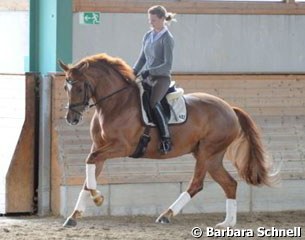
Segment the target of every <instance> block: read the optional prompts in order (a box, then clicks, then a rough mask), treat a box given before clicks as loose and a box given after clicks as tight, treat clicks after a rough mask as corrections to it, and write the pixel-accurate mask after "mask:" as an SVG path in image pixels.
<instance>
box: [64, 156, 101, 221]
mask: <svg viewBox="0 0 305 240" xmlns="http://www.w3.org/2000/svg"><path fill="white" fill-rule="evenodd" d="M103 165H104V162H103V161H100V162H98V163H97V168H96V176H98V175H99V174H100V172H101V171H102V169H103ZM93 191H94V192H93ZM90 198H91V199H93V201H94V203H95V204H96V205H97V206H100V205H102V203H103V201H104V197H103V196H102V195H101V194H100V193H99V191H97V190H96V189H95V190H89V189H88V188H87V183H86V181H85V183H84V186H83V188H82V190H81V191H80V193H79V196H78V199H77V202H76V205H75V207H74V211H73V212H72V214H71V215H70V216H69V217H68V218H67V220H66V221H65V223H64V224H63V226H64V227H74V226H76V224H77V222H76V220H77V219H78V218H81V217H82V215H83V213H84V212H85V210H86V204H87V202H88V201H89V200H90Z"/></svg>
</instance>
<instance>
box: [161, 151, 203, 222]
mask: <svg viewBox="0 0 305 240" xmlns="http://www.w3.org/2000/svg"><path fill="white" fill-rule="evenodd" d="M194 156H195V158H196V164H195V171H194V175H193V178H192V180H191V182H190V184H189V187H188V188H187V191H185V192H183V193H181V194H180V196H179V197H178V198H177V200H176V201H175V202H174V203H173V204H172V205H171V206H170V207H169V208H168V209H167V210H166V211H165V212H164V213H162V214H161V215H160V216H159V217H158V218H157V220H156V222H157V223H169V222H170V218H171V217H172V216H175V215H177V214H178V213H179V212H180V211H181V210H182V208H183V207H184V206H185V205H186V204H187V203H188V202H189V201H190V200H191V198H192V197H194V196H195V195H196V194H197V193H198V192H200V191H201V190H202V189H203V180H204V177H205V175H206V171H207V161H206V156H205V155H204V154H203V152H199V151H197V152H195V153H194Z"/></svg>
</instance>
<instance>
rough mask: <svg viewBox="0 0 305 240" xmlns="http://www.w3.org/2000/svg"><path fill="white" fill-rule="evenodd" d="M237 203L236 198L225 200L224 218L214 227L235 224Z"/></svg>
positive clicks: (225, 226)
mask: <svg viewBox="0 0 305 240" xmlns="http://www.w3.org/2000/svg"><path fill="white" fill-rule="evenodd" d="M236 213H237V204H236V199H227V201H226V218H225V220H224V221H223V222H222V223H219V224H217V225H216V227H221V228H227V227H234V226H235V224H236Z"/></svg>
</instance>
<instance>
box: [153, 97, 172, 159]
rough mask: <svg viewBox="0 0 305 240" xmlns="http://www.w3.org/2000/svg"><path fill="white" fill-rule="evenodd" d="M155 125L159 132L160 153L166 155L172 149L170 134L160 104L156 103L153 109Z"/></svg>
mask: <svg viewBox="0 0 305 240" xmlns="http://www.w3.org/2000/svg"><path fill="white" fill-rule="evenodd" d="M153 112H154V116H155V120H156V124H157V126H158V128H159V130H160V137H161V146H160V151H161V153H163V154H166V153H168V152H169V151H170V150H171V148H172V142H171V138H170V133H169V129H168V125H167V120H166V117H165V116H164V112H163V109H162V106H161V104H160V103H157V104H156V105H155V107H154V108H153Z"/></svg>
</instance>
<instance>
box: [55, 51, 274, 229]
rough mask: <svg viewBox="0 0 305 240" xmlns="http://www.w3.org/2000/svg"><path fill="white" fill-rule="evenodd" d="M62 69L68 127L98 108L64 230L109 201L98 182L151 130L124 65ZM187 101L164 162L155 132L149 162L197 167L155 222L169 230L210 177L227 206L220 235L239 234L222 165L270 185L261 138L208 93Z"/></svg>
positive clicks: (91, 60)
mask: <svg viewBox="0 0 305 240" xmlns="http://www.w3.org/2000/svg"><path fill="white" fill-rule="evenodd" d="M59 64H60V67H61V68H62V69H63V70H64V72H65V76H66V83H65V90H66V92H67V95H68V100H69V103H68V112H67V115H66V120H67V122H68V123H69V124H72V125H76V124H78V123H79V121H80V120H81V118H82V114H83V112H84V111H85V110H86V109H87V108H88V106H89V100H92V101H93V102H94V103H95V104H94V105H95V107H96V110H95V113H94V116H93V118H92V121H91V126H90V131H91V138H92V142H93V143H92V147H91V152H90V153H89V155H88V157H87V159H86V180H85V183H84V186H83V189H82V190H81V192H80V194H79V198H78V201H77V203H76V206H75V209H74V211H73V213H72V214H71V215H70V216H69V217H68V218H67V220H66V222H65V223H64V226H75V225H76V223H77V222H76V219H77V218H79V217H81V215H82V213H83V212H84V211H85V207H86V202H87V200H88V199H90V197H91V199H93V201H94V202H95V204H96V205H97V206H100V205H101V204H102V202H103V199H104V198H103V196H102V195H101V193H100V192H99V191H97V189H96V186H97V183H96V178H97V177H98V176H99V174H100V173H101V171H102V168H103V165H104V163H105V161H106V160H107V159H111V158H117V157H128V156H130V155H132V154H133V153H134V151H135V149H136V148H137V145H138V142H139V139H140V137H141V135H142V134H143V131H144V128H145V126H144V123H143V122H142V118H141V110H140V103H139V102H140V97H139V89H138V85H137V83H136V81H135V76H134V74H133V71H132V69H131V68H130V67H129V66H128V65H127V64H126V63H125V62H124V61H123V60H121V59H119V58H113V57H110V56H108V55H107V54H98V55H94V56H91V57H87V58H84V59H82V60H81V61H80V62H79V63H77V64H75V65H74V66H72V65H65V64H64V63H63V62H61V61H59ZM184 97H185V101H186V105H187V111H188V118H187V121H186V122H185V123H184V124H182V125H173V126H170V132H171V136H172V146H173V147H172V150H171V151H170V152H169V153H167V154H166V155H162V154H161V153H160V152H159V150H158V149H159V135H158V132H157V130H156V129H155V128H153V129H152V130H151V133H150V135H151V141H150V143H149V145H148V147H147V150H146V152H145V154H144V156H143V158H153V159H166V158H173V157H178V156H181V155H184V154H188V153H192V154H193V156H194V157H195V159H196V164H195V170H194V174H193V177H192V179H191V181H190V184H189V186H188V188H187V189H186V191H185V192H183V193H182V194H181V195H180V196H179V197H178V198H177V200H176V201H175V202H174V203H173V204H172V205H171V206H170V207H169V208H168V209H167V210H166V211H165V212H163V213H162V214H161V215H160V216H159V217H158V218H157V220H156V222H157V223H168V222H170V218H171V217H172V216H175V215H176V214H177V213H179V212H180V210H181V209H182V208H183V207H184V206H185V205H186V204H187V203H188V202H189V201H190V200H191V198H192V197H194V196H195V194H197V193H198V192H199V191H201V190H202V189H203V181H204V178H205V175H206V173H207V172H208V173H209V174H210V175H211V177H212V178H213V179H214V180H215V181H216V182H217V183H219V184H220V186H221V187H222V188H223V190H224V192H225V195H226V198H227V200H226V217H225V220H224V221H223V222H221V223H219V224H217V225H216V227H219V228H226V227H233V226H234V225H235V224H236V212H237V207H236V189H237V182H236V180H234V179H233V178H232V176H231V175H230V174H229V173H228V172H227V171H226V169H225V168H224V166H223V158H224V156H225V154H226V157H227V158H228V159H230V160H231V161H232V162H233V164H234V165H235V167H236V168H237V170H238V173H239V175H240V176H241V177H242V178H243V179H244V180H245V181H246V182H247V183H248V184H252V185H270V181H271V177H272V176H271V175H270V173H269V172H270V171H269V170H270V164H269V161H267V160H266V157H265V153H264V149H263V145H262V142H261V137H260V134H259V132H258V129H257V127H256V125H255V123H254V122H253V120H252V119H251V118H250V116H249V115H248V114H247V113H246V112H245V111H243V110H241V109H239V108H236V107H231V106H230V105H229V104H228V103H226V102H225V101H223V100H221V99H220V98H218V97H215V96H212V95H209V94H204V93H192V94H186V95H185V96H184Z"/></svg>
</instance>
